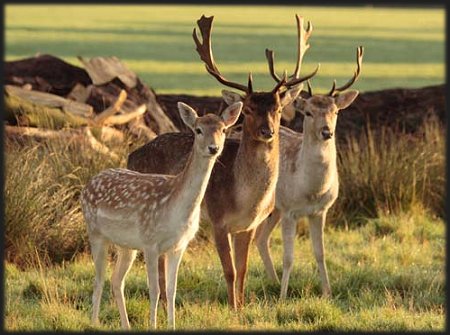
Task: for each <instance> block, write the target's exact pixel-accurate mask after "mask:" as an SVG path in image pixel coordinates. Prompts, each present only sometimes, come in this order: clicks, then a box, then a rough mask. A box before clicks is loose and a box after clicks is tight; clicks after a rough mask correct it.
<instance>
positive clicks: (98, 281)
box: [81, 102, 243, 329]
mask: <svg viewBox="0 0 450 335" xmlns="http://www.w3.org/2000/svg"><path fill="white" fill-rule="evenodd" d="M242 105H243V104H242V103H241V102H239V103H236V104H233V105H231V106H229V107H228V108H227V109H226V110H225V111H224V112H223V114H222V117H219V116H217V115H215V114H207V115H204V116H202V117H197V114H196V112H195V111H194V110H193V109H192V108H191V107H189V106H188V105H186V104H183V103H181V102H179V103H178V109H179V112H180V116H181V118H182V120H183V121H184V123H185V124H186V125H187V126H188V127H189V128H190V129H191V130H192V131H193V132H194V133H195V139H194V144H193V150H192V151H191V153H190V154H189V158H188V159H187V160H186V164H185V166H184V167H183V168H182V170H181V172H180V173H179V174H177V175H175V176H173V175H167V174H143V173H139V172H135V171H130V170H127V169H120V168H119V169H108V170H104V171H102V172H100V173H99V174H98V175H96V176H94V177H93V178H92V179H91V180H90V181H89V182H88V183H87V185H86V187H85V188H84V189H83V191H82V193H81V206H82V210H83V215H84V217H85V221H86V224H87V230H88V235H89V241H90V245H91V251H92V255H93V259H94V264H95V270H96V273H95V284H94V293H93V296H92V301H93V311H92V321H93V323H98V314H99V308H100V300H101V295H102V290H103V283H104V279H105V268H106V264H107V263H106V256H107V248H108V245H109V244H115V245H117V246H118V260H117V264H116V266H115V269H114V273H113V275H112V280H111V284H112V290H113V294H114V296H115V299H116V303H117V305H118V308H119V312H120V320H121V325H122V328H124V329H129V328H130V324H129V321H128V315H127V311H126V308H125V299H124V294H123V293H124V281H125V276H126V275H127V273H128V271H129V270H130V268H131V265H132V263H133V261H134V259H135V257H136V252H137V251H136V249H140V250H143V252H144V258H145V262H146V267H147V276H148V285H149V291H150V325H151V326H152V327H153V328H156V311H157V306H158V299H159V282H158V258H159V256H160V255H161V254H165V255H167V263H168V282H167V295H168V301H167V303H168V325H169V326H171V327H172V328H175V309H174V303H175V294H176V285H177V273H178V267H179V265H180V261H181V257H182V256H183V253H184V251H185V249H186V247H187V245H188V243H189V241H190V240H191V239H192V238H193V237H194V235H195V233H196V232H197V230H198V227H199V215H200V204H201V201H202V199H203V197H204V194H205V191H206V187H207V185H208V180H209V178H210V175H211V171H212V169H213V166H214V162H215V161H216V158H217V157H218V156H219V155H220V153H221V152H222V150H223V146H224V141H225V130H226V129H227V128H228V127H230V126H231V125H233V124H234V123H235V122H236V121H237V120H238V117H239V115H240V112H241V109H242Z"/></svg>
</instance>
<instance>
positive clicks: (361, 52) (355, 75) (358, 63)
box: [328, 46, 364, 96]
mask: <svg viewBox="0 0 450 335" xmlns="http://www.w3.org/2000/svg"><path fill="white" fill-rule="evenodd" d="M363 56H364V47H362V46H359V47H358V48H357V49H356V70H355V72H354V73H353V77H352V78H350V80H349V81H348V82H347V83H346V84H345V85H342V86H340V87H337V88H336V80H335V81H334V83H333V87H332V88H331V91H330V92H329V93H328V95H330V96H334V95H335V94H336V93H339V92H342V91H345V90H346V89H347V88H349V87H350V86H352V85H353V83H354V82H355V81H356V79H358V77H359V74H360V72H361V64H362V59H363Z"/></svg>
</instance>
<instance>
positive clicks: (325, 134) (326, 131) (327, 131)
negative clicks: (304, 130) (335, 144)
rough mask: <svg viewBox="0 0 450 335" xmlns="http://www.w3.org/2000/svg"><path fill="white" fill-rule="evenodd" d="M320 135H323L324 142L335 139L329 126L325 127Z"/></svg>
mask: <svg viewBox="0 0 450 335" xmlns="http://www.w3.org/2000/svg"><path fill="white" fill-rule="evenodd" d="M320 134H321V135H322V137H323V139H324V140H329V139H331V138H332V137H333V132H332V131H331V129H330V128H329V127H328V126H325V127H323V128H322V130H321V131H320Z"/></svg>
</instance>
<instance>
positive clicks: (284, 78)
mask: <svg viewBox="0 0 450 335" xmlns="http://www.w3.org/2000/svg"><path fill="white" fill-rule="evenodd" d="M286 79H287V71H286V70H284V73H283V78H281V80H280V81H279V82H278V84H277V85H276V86H275V87H274V88H273V90H272V93H275V92H277V91H278V90H279V89H280V88H281V86H283V85H285V84H286Z"/></svg>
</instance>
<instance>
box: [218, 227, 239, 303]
mask: <svg viewBox="0 0 450 335" xmlns="http://www.w3.org/2000/svg"><path fill="white" fill-rule="evenodd" d="M214 240H215V242H216V249H217V252H218V254H219V257H220V262H221V263H222V268H223V273H224V276H225V280H226V282H227V291H228V305H229V307H230V308H231V309H233V310H236V308H237V306H236V295H235V282H236V270H235V267H234V264H233V258H232V256H231V241H230V234H228V232H227V231H226V230H225V229H224V228H217V227H214Z"/></svg>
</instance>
